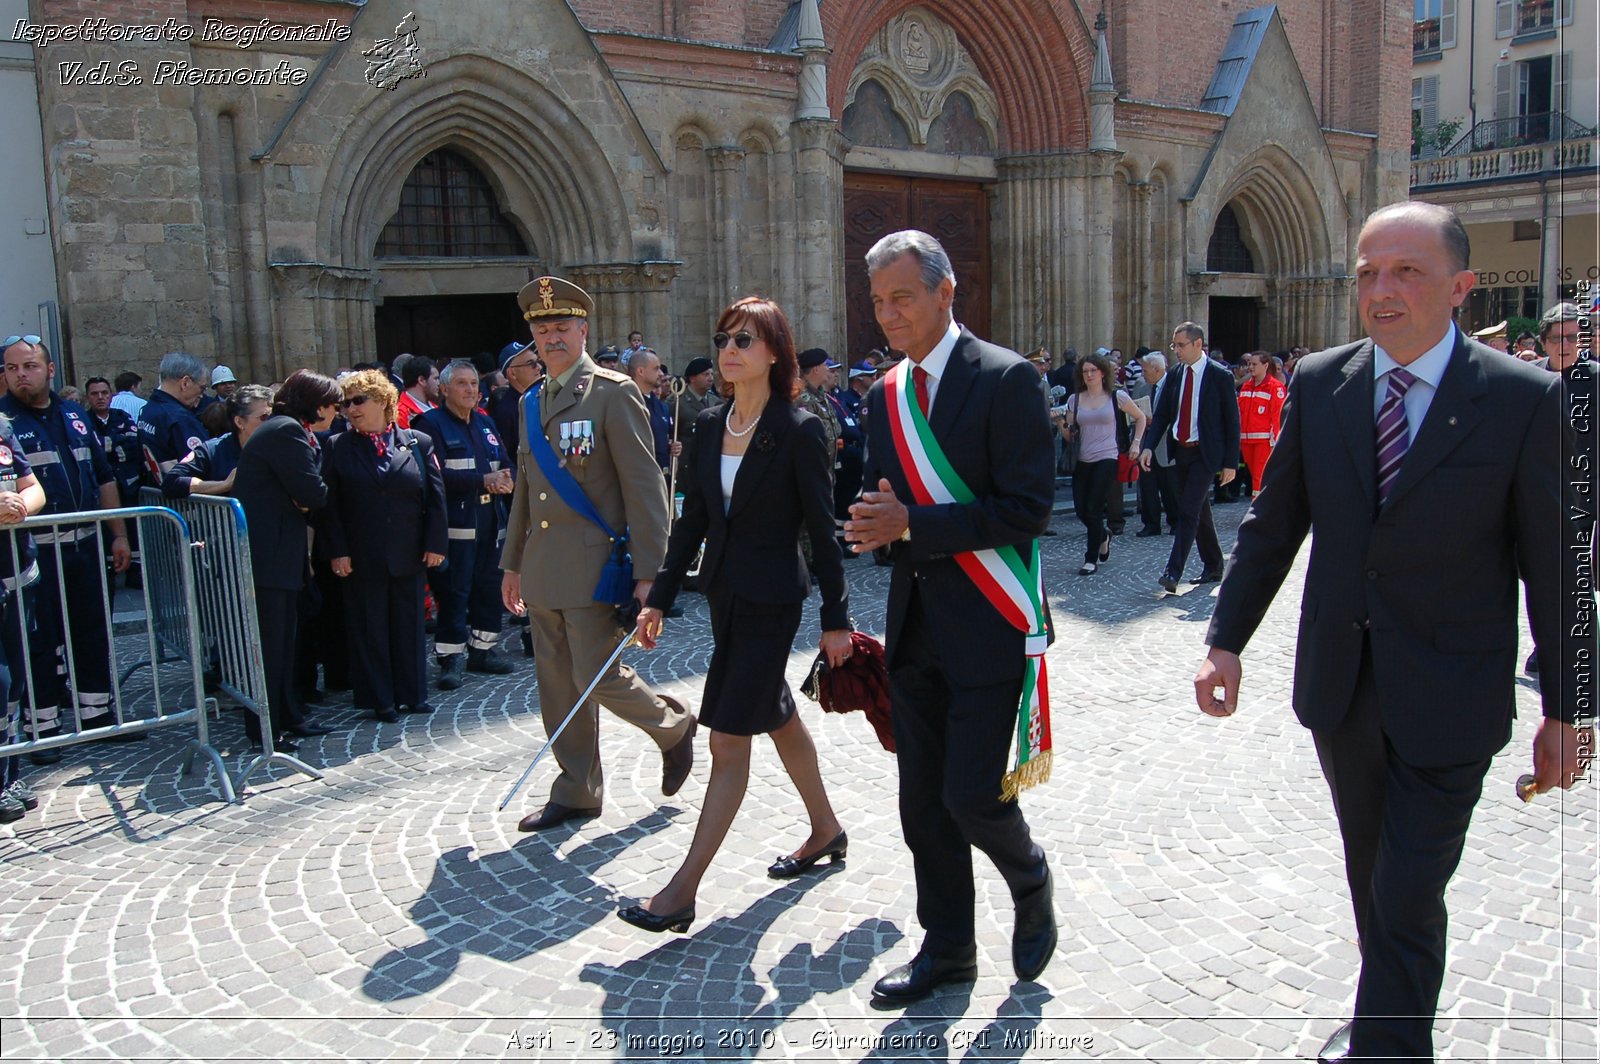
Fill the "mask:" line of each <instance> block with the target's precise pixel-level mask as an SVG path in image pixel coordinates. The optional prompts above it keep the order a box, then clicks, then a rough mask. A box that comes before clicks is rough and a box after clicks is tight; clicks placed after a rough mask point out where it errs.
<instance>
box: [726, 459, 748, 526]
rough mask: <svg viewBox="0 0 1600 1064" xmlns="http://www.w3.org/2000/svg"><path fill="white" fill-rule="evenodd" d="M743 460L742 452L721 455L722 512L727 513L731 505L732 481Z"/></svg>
mask: <svg viewBox="0 0 1600 1064" xmlns="http://www.w3.org/2000/svg"><path fill="white" fill-rule="evenodd" d="M742 461H744V455H742V454H725V455H723V456H722V512H723V513H727V512H728V507H729V506H732V505H733V481H734V478H735V477H737V476H738V475H739V463H740V462H742Z"/></svg>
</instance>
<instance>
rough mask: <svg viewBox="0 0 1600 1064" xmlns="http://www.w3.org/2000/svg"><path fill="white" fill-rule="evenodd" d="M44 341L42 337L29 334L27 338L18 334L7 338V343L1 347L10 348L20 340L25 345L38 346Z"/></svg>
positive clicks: (0, 345) (1, 344)
mask: <svg viewBox="0 0 1600 1064" xmlns="http://www.w3.org/2000/svg"><path fill="white" fill-rule="evenodd" d="M42 339H43V338H42V337H38V336H34V335H33V334H32V333H29V334H28V335H26V336H23V335H21V334H18V335H16V336H8V337H6V338H5V342H4V343H0V347H10V346H11V345H12V344H14V343H16V342H17V341H18V340H21V341H22V342H23V343H25V344H37V343H39V342H41V340H42Z"/></svg>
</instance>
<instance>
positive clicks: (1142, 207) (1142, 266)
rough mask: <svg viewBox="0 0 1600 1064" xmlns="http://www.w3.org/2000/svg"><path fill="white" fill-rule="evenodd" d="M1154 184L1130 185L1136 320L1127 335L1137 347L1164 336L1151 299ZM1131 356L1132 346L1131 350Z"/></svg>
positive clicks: (1142, 182)
mask: <svg viewBox="0 0 1600 1064" xmlns="http://www.w3.org/2000/svg"><path fill="white" fill-rule="evenodd" d="M1151 192H1152V188H1151V185H1150V182H1148V181H1135V182H1133V183H1132V184H1130V185H1129V186H1128V200H1129V205H1130V206H1131V208H1132V210H1131V212H1130V213H1131V214H1132V215H1133V219H1132V224H1131V225H1130V227H1129V228H1130V231H1131V234H1132V238H1133V239H1132V240H1131V241H1130V247H1129V248H1128V249H1127V251H1126V253H1127V254H1130V255H1132V256H1133V262H1132V263H1131V264H1130V265H1131V267H1132V268H1131V269H1130V270H1129V277H1130V281H1131V285H1130V287H1131V292H1130V298H1131V300H1132V302H1133V308H1132V310H1133V313H1132V314H1130V315H1129V316H1128V317H1129V320H1130V321H1131V322H1132V323H1133V329H1134V335H1133V336H1131V337H1128V338H1127V342H1130V343H1132V344H1133V346H1134V347H1137V346H1138V345H1139V344H1153V343H1155V342H1156V339H1157V338H1158V337H1159V336H1160V326H1159V325H1157V324H1156V322H1155V321H1154V315H1155V309H1156V308H1155V305H1154V303H1153V301H1152V300H1151V298H1150V297H1151V288H1152V282H1151V277H1150V274H1151V266H1152V264H1153V256H1154V254H1155V240H1154V237H1153V234H1152V233H1151V232H1150V198H1151ZM1129 355H1130V357H1131V349H1130V351H1129Z"/></svg>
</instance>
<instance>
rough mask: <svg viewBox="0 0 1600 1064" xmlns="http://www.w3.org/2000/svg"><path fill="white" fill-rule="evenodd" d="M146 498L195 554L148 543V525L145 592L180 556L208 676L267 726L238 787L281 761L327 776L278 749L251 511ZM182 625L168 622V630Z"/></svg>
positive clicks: (209, 499) (228, 504)
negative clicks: (191, 579) (189, 573)
mask: <svg viewBox="0 0 1600 1064" xmlns="http://www.w3.org/2000/svg"><path fill="white" fill-rule="evenodd" d="M140 497H141V498H143V499H145V500H146V501H148V502H151V503H159V504H160V505H162V506H165V507H169V508H171V509H172V510H174V511H176V515H177V516H178V517H180V518H181V520H182V522H183V524H184V527H185V528H187V529H188V530H189V533H190V538H191V542H190V544H189V546H190V548H191V549H190V550H189V551H188V552H183V551H180V550H178V549H177V545H173V546H172V547H171V548H166V547H165V546H163V548H162V549H157V550H152V548H151V547H150V546H147V545H145V543H144V540H143V538H142V537H143V536H144V534H145V531H144V526H143V525H141V526H140V529H139V534H140V536H141V539H140V545H141V548H142V549H143V551H144V566H145V587H146V588H148V587H149V586H150V583H151V579H152V577H154V578H155V579H156V580H157V582H165V580H166V579H168V578H169V573H168V572H167V571H165V570H164V569H163V567H165V566H168V565H171V564H173V563H174V562H175V559H177V558H178V557H179V556H180V555H181V556H182V558H183V562H182V564H183V565H184V566H188V567H191V568H192V569H193V571H194V573H195V576H196V578H197V579H196V583H195V588H196V590H195V596H194V598H193V599H192V600H191V602H192V603H193V606H192V608H190V609H189V610H188V613H189V614H190V615H191V616H192V617H193V619H194V622H195V624H196V625H197V626H198V629H199V632H200V635H201V637H202V640H203V642H201V643H199V644H197V645H199V646H201V647H202V648H203V653H202V654H200V655H197V656H196V660H197V662H200V663H201V664H202V665H203V666H204V673H205V676H206V677H207V678H209V679H211V680H212V681H214V682H215V684H216V686H217V687H218V689H220V690H221V691H223V692H224V693H225V694H227V695H228V696H229V697H231V698H232V699H234V700H235V701H236V702H238V703H239V704H240V705H241V706H243V707H244V708H245V710H246V711H247V712H251V713H254V714H255V715H256V719H257V720H258V721H259V722H260V724H261V753H260V754H259V755H258V756H256V757H254V758H252V759H251V760H250V762H249V763H248V764H247V765H245V767H244V770H243V771H242V772H240V773H239V776H238V778H237V780H236V781H235V782H236V783H237V784H238V785H239V787H240V788H241V789H242V788H243V786H244V784H245V783H246V782H247V781H248V780H249V779H250V777H251V776H252V775H254V774H255V773H256V772H257V771H258V770H261V769H264V768H266V767H267V766H268V765H269V764H272V763H274V762H276V763H278V764H281V765H286V766H288V767H289V768H292V769H294V770H295V771H296V772H302V773H304V774H305V775H307V776H310V777H311V778H312V779H322V773H320V772H318V771H317V770H316V769H314V768H312V767H311V766H310V765H308V764H306V763H305V762H304V761H301V760H300V759H299V758H297V757H293V756H291V755H289V754H286V753H282V752H280V751H277V750H274V749H273V746H272V740H273V734H272V721H271V718H270V715H269V713H268V710H267V678H266V669H265V668H264V667H263V665H262V662H261V625H260V617H259V615H258V614H257V612H256V591H255V580H254V572H255V570H254V568H253V567H252V566H251V562H250V537H249V535H248V534H247V533H246V527H245V519H244V507H242V506H240V505H239V502H238V500H236V499H231V498H228V497H226V496H221V495H191V496H189V497H187V498H183V499H168V498H164V497H163V496H162V494H161V492H160V491H158V490H156V489H155V488H144V489H142V491H141V493H140ZM175 620H176V619H169V618H163V620H162V625H163V626H165V625H166V624H168V623H173V622H175Z"/></svg>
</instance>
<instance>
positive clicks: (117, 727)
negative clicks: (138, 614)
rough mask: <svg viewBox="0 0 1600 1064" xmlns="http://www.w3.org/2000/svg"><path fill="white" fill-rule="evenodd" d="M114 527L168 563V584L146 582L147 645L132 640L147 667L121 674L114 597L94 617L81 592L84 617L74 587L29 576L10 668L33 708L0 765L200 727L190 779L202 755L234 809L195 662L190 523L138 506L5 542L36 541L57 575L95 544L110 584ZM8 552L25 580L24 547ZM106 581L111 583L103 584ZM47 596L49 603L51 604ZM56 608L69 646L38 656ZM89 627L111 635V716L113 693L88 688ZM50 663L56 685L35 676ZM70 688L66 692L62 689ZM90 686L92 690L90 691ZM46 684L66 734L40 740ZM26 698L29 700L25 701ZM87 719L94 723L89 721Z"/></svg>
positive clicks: (95, 557)
mask: <svg viewBox="0 0 1600 1064" xmlns="http://www.w3.org/2000/svg"><path fill="white" fill-rule="evenodd" d="M113 518H121V519H122V520H124V521H137V522H138V527H139V532H140V534H141V537H148V539H145V541H144V542H145V543H146V544H147V545H146V546H145V548H144V556H145V561H146V564H147V565H148V564H149V563H150V562H151V560H152V559H159V570H160V575H159V576H157V577H155V578H154V579H149V580H147V581H146V582H145V585H144V608H145V623H144V625H143V630H142V632H141V633H140V635H141V638H139V639H136V640H133V642H134V643H135V644H136V645H137V644H139V643H142V644H144V645H145V646H146V647H147V648H148V657H146V658H144V659H143V660H141V661H138V662H135V663H133V664H132V665H131V666H130V667H128V668H127V669H123V668H121V667H120V665H119V654H118V646H117V644H118V639H117V637H116V634H115V631H114V628H113V623H112V615H111V599H110V596H109V595H107V594H100V595H97V596H96V602H95V608H94V610H93V611H92V612H88V613H87V615H86V609H85V607H84V604H83V602H82V600H81V596H82V591H83V589H82V588H77V589H74V590H76V591H77V593H78V595H79V597H80V602H79V609H78V611H77V613H76V614H75V613H74V612H73V609H72V603H71V602H70V601H69V600H70V597H71V596H69V588H68V586H67V580H66V579H64V578H63V579H56V580H47V579H42V578H39V579H33V578H34V577H35V574H34V573H33V572H32V571H31V570H30V571H29V572H28V573H26V574H25V575H24V579H23V580H22V581H21V583H23V584H25V585H27V586H24V587H23V588H21V589H19V591H17V592H15V600H14V601H13V602H12V604H11V610H12V615H11V623H14V624H17V625H18V626H19V632H18V635H19V637H20V638H19V640H18V645H19V646H20V648H21V654H20V655H19V658H20V660H18V661H12V662H9V663H8V664H9V666H10V671H11V682H12V696H11V702H12V704H13V705H15V704H16V703H17V702H19V701H23V702H25V703H26V704H27V706H28V707H30V708H29V709H27V710H24V712H23V714H22V718H21V727H20V729H18V731H17V732H16V735H15V737H14V738H13V740H12V741H10V742H7V743H5V744H4V745H0V757H4V756H20V755H24V754H32V753H37V752H41V751H44V750H50V749H54V748H56V747H65V746H78V745H81V744H83V743H90V742H95V741H97V740H101V739H108V738H113V737H117V736H122V735H131V734H135V733H139V732H150V731H155V730H157V729H160V728H173V727H179V726H192V727H193V728H194V730H195V734H194V737H193V738H192V739H190V740H189V742H188V747H187V751H186V753H187V756H186V758H185V760H184V765H183V770H184V772H185V773H189V772H191V771H193V769H194V758H195V755H196V754H202V755H204V757H205V758H206V760H207V761H209V762H210V763H211V767H212V768H213V769H214V770H215V771H216V773H217V782H218V786H219V788H220V789H221V791H222V797H223V799H224V800H225V801H228V802H232V801H235V800H236V792H235V789H234V783H233V780H232V779H231V778H230V777H229V775H228V772H227V769H226V767H225V766H224V765H223V762H222V755H221V754H219V753H218V752H217V750H216V748H215V747H213V746H212V745H211V742H210V738H209V735H208V734H207V719H206V713H205V708H206V707H205V704H204V703H205V701H206V700H205V698H204V690H205V689H204V686H203V683H204V681H203V679H202V676H201V658H200V655H198V654H196V653H194V652H193V651H194V648H195V647H197V646H199V645H200V627H199V621H198V616H197V612H196V610H195V609H194V602H195V573H194V567H193V565H192V563H191V559H190V552H191V548H192V547H193V545H194V543H193V539H192V537H191V535H190V530H189V527H188V526H187V525H186V524H185V522H184V521H183V519H182V518H181V517H179V516H178V515H177V514H176V513H173V512H172V511H171V510H168V509H162V508H159V507H151V506H138V507H127V508H123V509H117V510H98V511H93V512H86V513H73V514H57V515H54V516H48V517H31V518H29V519H27V520H26V521H23V522H21V523H20V524H15V525H6V526H4V528H3V529H0V532H3V531H11V530H25V531H28V532H31V533H32V534H33V536H34V539H35V542H36V544H37V549H38V554H39V558H40V560H41V561H47V560H48V561H53V562H54V571H55V573H57V574H60V573H64V572H66V568H65V565H64V555H65V551H64V547H72V546H74V545H76V550H77V551H83V550H84V544H91V545H92V550H90V551H89V555H90V557H91V558H92V565H93V569H94V571H95V572H97V573H100V574H103V573H104V571H105V565H104V561H103V559H104V558H105V557H107V555H108V554H109V551H108V550H107V547H108V545H109V543H108V537H107V535H106V527H107V524H108V523H109V522H110V521H111V520H112V519H113ZM152 548H154V549H152ZM0 549H3V550H5V551H6V552H7V553H8V554H9V555H10V560H11V566H12V568H11V571H12V572H13V573H17V572H22V571H23V566H22V565H21V559H20V551H19V547H18V544H17V537H16V536H11V535H7V536H5V537H4V545H3V547H0ZM74 557H75V558H76V557H78V556H77V555H74ZM36 564H37V563H36ZM83 564H85V563H82V562H77V563H76V565H75V568H76V567H77V566H81V565H83ZM152 575H154V574H152ZM30 579H31V580H32V582H31V583H30ZM101 579H102V580H103V579H104V576H103V575H102V576H101ZM102 586H103V585H102ZM45 596H49V598H48V599H46V598H45ZM52 608H54V609H58V610H59V611H60V617H61V629H62V635H63V637H62V639H61V644H60V645H58V646H56V647H42V646H36V645H34V644H36V643H37V642H38V641H39V640H40V639H42V638H44V637H45V636H44V634H42V633H41V632H40V631H39V630H38V623H39V620H40V611H41V610H48V609H52ZM86 625H87V626H94V625H103V626H104V631H105V636H106V645H107V651H108V655H109V659H110V660H109V661H108V662H106V663H104V664H105V665H106V666H107V668H108V670H109V672H108V677H109V686H110V688H111V690H110V692H109V698H108V705H104V706H102V705H100V704H99V700H100V699H101V698H106V697H107V693H106V692H98V691H86V690H85V687H86V686H92V685H93V683H94V681H93V679H92V678H90V676H89V675H86V673H85V670H86V669H91V668H92V670H93V671H94V672H96V673H97V672H98V670H99V668H100V663H93V664H92V665H91V664H90V663H89V662H87V661H86V660H85V659H83V658H82V656H81V655H82V653H83V650H82V649H81V648H75V647H74V646H73V642H74V641H73V638H72V632H73V630H74V628H77V629H78V630H79V631H83V630H85V628H84V626H86ZM90 630H92V628H91V629H90ZM41 653H42V654H43V656H44V658H45V660H52V659H53V660H54V661H55V662H56V664H55V665H54V671H55V673H56V674H57V675H56V677H54V678H51V677H41V676H37V675H36V674H35V669H34V657H35V655H36V654H41ZM146 664H149V665H151V669H150V689H149V691H148V692H146V691H143V690H137V689H134V688H132V687H130V685H129V680H130V678H131V676H132V674H133V673H134V672H135V671H136V670H137V669H138V668H139V667H140V666H141V665H146ZM173 664H176V665H178V666H180V668H179V669H178V670H176V671H177V672H178V676H177V677H174V676H173V675H172V672H173V671H174V670H171V669H165V670H164V669H163V668H161V667H159V666H161V665H168V666H170V665H173ZM184 666H186V668H184ZM63 679H64V681H65V687H61V686H60V685H61V681H62V680H63ZM85 680H88V681H89V682H88V683H85V682H84V681H85ZM40 681H44V682H45V683H46V684H47V687H49V686H55V687H57V688H58V693H59V694H60V695H61V696H62V697H61V699H60V705H59V716H58V717H57V721H56V726H57V727H59V733H58V734H54V735H44V734H41V732H42V731H44V730H46V729H45V728H44V727H42V725H41V722H40V721H39V720H38V719H37V717H36V716H35V710H37V709H38V708H39V702H40V697H39V695H38V692H40V687H39V686H38V684H39V682H40ZM68 689H70V691H69V690H68ZM24 692H26V698H24V697H23V694H24ZM90 698H93V699H95V702H94V703H92V704H91V703H89V702H88V699H90ZM86 707H87V708H93V709H94V710H96V712H94V713H92V714H86V713H85V709H86ZM85 716H88V717H89V718H90V719H89V720H88V721H86V720H85ZM102 718H104V721H103V722H102Z"/></svg>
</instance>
